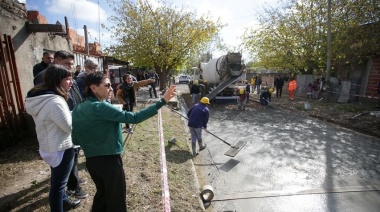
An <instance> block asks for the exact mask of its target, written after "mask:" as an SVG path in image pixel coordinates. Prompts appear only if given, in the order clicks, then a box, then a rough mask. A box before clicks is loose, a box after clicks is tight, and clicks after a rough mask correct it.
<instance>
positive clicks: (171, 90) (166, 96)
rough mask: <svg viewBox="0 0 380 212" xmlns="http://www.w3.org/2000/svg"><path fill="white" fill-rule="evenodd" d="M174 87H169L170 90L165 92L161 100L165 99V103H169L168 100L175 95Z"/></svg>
mask: <svg viewBox="0 0 380 212" xmlns="http://www.w3.org/2000/svg"><path fill="white" fill-rule="evenodd" d="M175 90H176V86H175V85H171V86H170V88H169V89H168V90H167V91H166V92H165V94H164V96H163V98H164V99H165V101H166V102H169V100H170V99H171V98H173V97H175V96H176V95H177V94H176V93H175Z"/></svg>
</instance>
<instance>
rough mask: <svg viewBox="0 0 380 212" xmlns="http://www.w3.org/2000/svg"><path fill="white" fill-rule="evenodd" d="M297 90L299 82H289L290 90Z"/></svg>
mask: <svg viewBox="0 0 380 212" xmlns="http://www.w3.org/2000/svg"><path fill="white" fill-rule="evenodd" d="M296 88H297V82H296V80H292V81H290V82H289V90H290V91H291V90H295V89H296Z"/></svg>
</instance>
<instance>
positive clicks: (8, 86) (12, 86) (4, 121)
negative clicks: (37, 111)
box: [0, 33, 26, 147]
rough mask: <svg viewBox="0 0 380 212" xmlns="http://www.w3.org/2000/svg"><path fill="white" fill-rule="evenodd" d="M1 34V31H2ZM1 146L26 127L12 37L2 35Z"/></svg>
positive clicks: (0, 64) (0, 84) (0, 68)
mask: <svg viewBox="0 0 380 212" xmlns="http://www.w3.org/2000/svg"><path fill="white" fill-rule="evenodd" d="M0 35H1V33H0ZM0 43H1V48H0V140H1V142H0V147H1V146H3V143H2V142H5V141H9V140H14V139H12V138H16V137H19V135H21V134H22V132H21V131H22V130H23V129H25V128H26V122H25V119H24V118H23V112H24V110H25V108H24V101H23V98H22V93H21V87H20V80H19V75H18V71H17V66H16V57H15V52H14V48H13V44H12V38H11V36H9V35H6V34H3V35H2V36H0Z"/></svg>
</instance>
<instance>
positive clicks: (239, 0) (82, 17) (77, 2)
mask: <svg viewBox="0 0 380 212" xmlns="http://www.w3.org/2000/svg"><path fill="white" fill-rule="evenodd" d="M25 1H26V8H27V9H28V10H38V11H39V12H40V14H42V15H44V16H45V17H46V19H47V21H48V22H49V23H51V24H54V23H55V22H56V21H59V22H61V23H62V24H64V23H65V21H64V17H65V16H66V17H67V18H68V21H69V26H70V27H71V28H73V29H75V30H76V31H77V33H78V34H80V35H83V34H84V30H83V26H84V25H86V26H87V30H88V39H89V42H94V41H97V42H99V37H100V44H101V45H102V47H103V48H104V47H107V46H110V45H111V44H112V43H113V41H112V38H111V33H110V32H108V31H107V30H106V29H104V28H102V27H101V26H100V24H105V25H107V24H109V23H108V21H107V18H108V17H110V16H112V15H113V14H114V13H113V11H112V9H111V8H110V7H109V5H108V3H107V1H106V0H19V2H24V3H25ZM147 1H148V2H150V3H151V5H157V4H156V2H155V0H147ZM169 1H170V0H169ZM171 1H172V2H173V4H174V5H176V6H177V7H183V8H186V9H187V10H190V11H195V12H196V13H197V14H198V15H200V14H210V17H211V18H212V20H214V21H216V20H217V19H218V18H221V22H222V24H227V26H226V27H225V28H224V29H223V30H222V31H221V37H222V38H223V40H224V42H225V43H226V44H227V45H228V46H232V47H237V46H239V44H240V43H241V40H240V39H239V37H240V36H242V35H243V32H244V30H245V28H247V27H250V28H251V27H257V26H258V22H257V15H256V14H257V13H258V11H259V10H260V8H261V7H262V6H264V5H274V4H275V2H276V0H266V1H263V0H171ZM99 23H100V24H99ZM99 35H100V36H99ZM226 53H227V52H213V57H214V58H215V57H220V56H222V55H224V54H226ZM243 57H245V58H248V57H249V56H248V55H247V52H244V50H243Z"/></svg>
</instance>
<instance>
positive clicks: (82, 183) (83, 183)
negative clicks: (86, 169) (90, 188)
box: [78, 179, 87, 185]
mask: <svg viewBox="0 0 380 212" xmlns="http://www.w3.org/2000/svg"><path fill="white" fill-rule="evenodd" d="M78 184H79V185H85V184H87V180H85V179H79V180H78Z"/></svg>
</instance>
